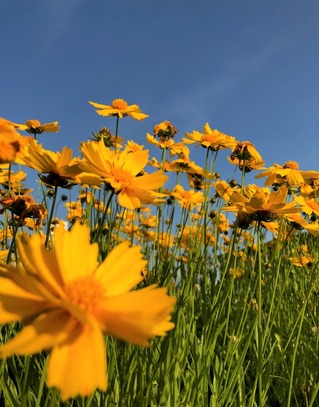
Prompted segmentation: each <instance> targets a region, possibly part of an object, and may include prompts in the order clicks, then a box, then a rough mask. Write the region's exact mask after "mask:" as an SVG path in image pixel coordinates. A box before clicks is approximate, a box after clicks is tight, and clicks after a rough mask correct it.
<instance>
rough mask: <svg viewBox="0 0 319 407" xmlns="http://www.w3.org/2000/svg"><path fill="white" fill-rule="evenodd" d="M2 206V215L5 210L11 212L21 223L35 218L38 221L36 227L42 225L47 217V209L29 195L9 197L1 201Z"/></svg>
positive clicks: (0, 211) (0, 210) (12, 195)
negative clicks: (26, 219)
mask: <svg viewBox="0 0 319 407" xmlns="http://www.w3.org/2000/svg"><path fill="white" fill-rule="evenodd" d="M0 205H1V206H2V207H3V208H2V209H0V214H1V213H3V212H4V211H5V210H9V211H10V212H11V213H12V214H13V215H15V216H17V217H18V219H19V220H20V221H21V222H23V221H24V220H25V218H34V219H36V220H37V221H36V225H40V223H41V222H43V220H44V219H45V218H46V216H47V210H46V208H45V207H44V206H43V205H41V204H37V203H36V202H35V201H34V199H33V197H32V196H31V195H28V194H24V195H14V194H11V195H7V196H5V197H4V198H2V199H1V200H0Z"/></svg>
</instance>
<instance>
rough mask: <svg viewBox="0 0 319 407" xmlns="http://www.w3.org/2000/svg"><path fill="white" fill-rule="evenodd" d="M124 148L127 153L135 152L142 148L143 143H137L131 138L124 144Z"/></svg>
mask: <svg viewBox="0 0 319 407" xmlns="http://www.w3.org/2000/svg"><path fill="white" fill-rule="evenodd" d="M125 150H126V151H128V152H129V153H135V152H136V151H142V150H144V145H141V144H137V143H135V142H134V141H133V140H128V142H127V143H126V144H125Z"/></svg>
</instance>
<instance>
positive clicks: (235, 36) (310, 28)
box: [0, 0, 319, 175]
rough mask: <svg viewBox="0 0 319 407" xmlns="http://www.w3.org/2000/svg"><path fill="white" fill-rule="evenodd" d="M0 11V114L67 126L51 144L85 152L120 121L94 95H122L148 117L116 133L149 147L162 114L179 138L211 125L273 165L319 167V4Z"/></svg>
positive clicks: (74, 4) (181, 2) (169, 0)
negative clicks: (100, 109)
mask: <svg viewBox="0 0 319 407" xmlns="http://www.w3.org/2000/svg"><path fill="white" fill-rule="evenodd" d="M0 6H1V24H0V45H1V65H0V73H1V75H0V85H1V88H0V89H1V91H0V116H2V117H5V118H7V119H9V120H12V121H15V122H20V123H22V122H25V121H26V120H27V119H33V118H34V119H38V120H40V121H41V122H43V123H45V122H50V121H56V120H58V121H59V123H60V125H61V130H60V132H59V133H56V134H47V135H43V136H40V137H39V140H40V142H42V143H43V144H44V146H45V148H48V149H51V150H54V151H57V150H60V149H61V148H62V147H63V146H64V145H67V146H69V147H72V148H73V149H74V151H75V155H78V152H77V149H78V146H79V143H80V142H81V141H86V140H87V139H88V138H89V137H90V136H91V132H92V131H98V130H99V129H100V128H101V127H103V126H107V127H110V128H111V129H112V126H113V125H114V120H112V118H111V119H110V118H103V117H101V116H98V115H97V114H96V113H95V111H94V108H93V107H92V106H90V105H89V104H88V100H93V101H96V102H99V103H105V104H110V103H111V101H112V100H113V99H115V98H123V99H126V100H127V102H128V103H129V104H133V103H136V104H138V105H139V106H140V107H141V108H142V110H143V111H144V112H145V113H147V114H149V115H150V117H149V118H148V119H146V120H144V121H143V122H138V121H134V120H132V119H130V118H126V119H124V120H122V121H121V129H120V133H121V134H122V135H123V136H125V137H126V138H128V139H134V140H135V141H137V142H140V143H141V144H145V145H146V144H147V143H146V142H145V134H146V132H152V129H153V126H154V125H155V124H156V123H159V122H161V121H163V120H170V121H171V122H172V123H173V124H174V125H175V126H176V127H177V128H178V129H179V133H178V136H177V140H179V139H180V138H181V137H182V136H183V134H184V132H185V131H190V132H191V131H192V130H195V129H196V130H201V128H202V126H203V125H204V124H205V122H206V121H208V122H209V123H210V125H211V127H212V128H218V129H219V130H221V131H224V132H225V133H228V134H230V135H232V136H235V137H236V138H237V139H239V140H242V141H243V140H249V141H251V142H253V143H254V144H255V145H256V147H257V149H258V150H259V151H260V152H261V154H262V156H263V158H264V160H265V161H266V165H267V166H270V165H272V164H273V163H274V162H277V163H279V164H283V163H284V162H285V161H287V160H295V161H298V162H299V164H300V167H301V169H304V170H307V169H314V170H319V141H318V140H319V24H318V21H319V1H318V0H289V1H288V0H285V1H283V0H265V1H262V0H260V1H258V0H232V1H231V0H218V1H217V0H29V1H28V0H0ZM113 130H114V127H113ZM199 154H204V151H203V150H202V149H197V150H196V153H195V154H192V158H194V159H195V161H197V162H199V161H200V159H199V158H197V157H199ZM225 165H226V167H227V166H228V164H225ZM222 175H223V174H222Z"/></svg>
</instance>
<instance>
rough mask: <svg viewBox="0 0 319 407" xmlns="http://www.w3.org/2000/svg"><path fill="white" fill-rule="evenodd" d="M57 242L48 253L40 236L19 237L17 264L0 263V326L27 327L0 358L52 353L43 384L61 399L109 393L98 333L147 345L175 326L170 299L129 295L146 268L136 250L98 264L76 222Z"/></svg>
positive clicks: (153, 291) (145, 292) (146, 292)
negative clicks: (10, 324)
mask: <svg viewBox="0 0 319 407" xmlns="http://www.w3.org/2000/svg"><path fill="white" fill-rule="evenodd" d="M54 243H55V250H54V251H47V250H46V249H45V247H44V245H43V242H42V239H41V237H40V236H39V235H33V236H31V237H30V236H27V235H23V236H22V237H21V238H18V239H17V246H18V252H19V258H20V262H19V264H18V265H17V266H16V267H12V268H11V267H9V266H6V265H4V264H0V272H1V276H2V277H4V278H2V280H1V285H0V310H1V312H0V323H1V324H6V323H9V322H14V321H20V322H22V323H23V324H24V325H25V327H24V328H23V330H22V331H21V332H20V333H18V334H17V336H16V337H15V338H14V339H12V340H11V341H10V342H8V343H7V344H5V345H4V346H2V347H1V348H0V357H2V358H5V357H8V356H10V355H13V354H17V355H28V354H33V353H37V352H40V351H43V350H50V355H49V363H48V370H47V383H48V385H49V386H54V387H57V388H59V389H60V391H61V396H62V399H63V400H66V399H68V398H70V397H74V396H76V395H77V394H81V395H84V396H87V395H89V394H90V393H91V392H92V391H94V390H95V389H96V388H99V389H101V390H105V389H106V387H107V368H106V355H105V351H106V348H105V341H104V338H103V334H106V335H112V336H115V337H117V338H120V339H122V340H125V341H129V342H132V343H134V344H137V345H142V346H149V339H151V338H153V337H154V336H163V335H165V334H166V332H167V331H169V330H171V329H172V328H173V327H174V324H173V323H172V322H170V316H169V314H170V312H171V311H172V307H173V304H174V302H175V299H174V298H173V297H169V296H168V295H167V291H166V289H165V288H156V287H155V286H154V285H153V286H149V287H146V288H143V289H139V290H134V291H131V289H132V288H133V287H135V286H136V285H137V284H138V283H140V282H141V281H142V280H143V276H142V274H141V271H143V270H144V268H145V265H146V263H147V262H146V261H145V260H143V256H142V254H141V250H140V248H139V247H129V244H128V242H123V243H121V244H120V245H118V246H116V247H115V248H114V249H113V250H112V251H111V252H110V253H109V254H108V256H107V257H106V259H105V260H104V261H103V262H102V263H101V264H99V263H98V261H97V259H98V245H97V244H90V232H89V229H88V228H87V227H86V226H83V225H80V224H79V223H75V224H74V226H73V227H72V230H71V231H66V230H65V229H64V228H63V227H58V228H56V229H55V231H54Z"/></svg>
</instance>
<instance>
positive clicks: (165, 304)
mask: <svg viewBox="0 0 319 407" xmlns="http://www.w3.org/2000/svg"><path fill="white" fill-rule="evenodd" d="M174 303H175V298H174V297H169V296H168V295H167V294H166V289H165V288H155V287H154V286H151V287H147V288H143V289H141V290H136V291H132V292H129V293H126V294H122V295H118V296H116V297H112V298H108V299H106V300H105V301H104V302H103V303H102V304H101V311H100V315H99V320H100V322H101V324H102V325H103V326H104V330H105V333H107V334H109V335H113V336H115V337H118V338H120V339H123V340H126V341H129V342H133V343H135V344H138V345H143V346H148V345H149V343H148V339H150V338H152V337H153V336H155V335H164V334H165V332H166V331H169V330H170V329H172V328H173V327H174V324H173V323H172V322H170V321H169V314H170V312H171V311H172V308H173V304H174Z"/></svg>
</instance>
